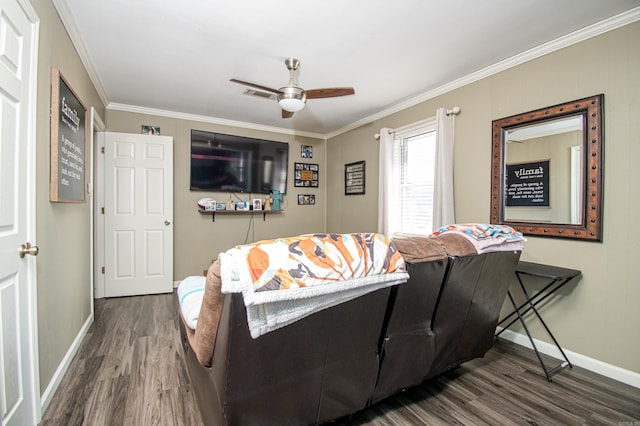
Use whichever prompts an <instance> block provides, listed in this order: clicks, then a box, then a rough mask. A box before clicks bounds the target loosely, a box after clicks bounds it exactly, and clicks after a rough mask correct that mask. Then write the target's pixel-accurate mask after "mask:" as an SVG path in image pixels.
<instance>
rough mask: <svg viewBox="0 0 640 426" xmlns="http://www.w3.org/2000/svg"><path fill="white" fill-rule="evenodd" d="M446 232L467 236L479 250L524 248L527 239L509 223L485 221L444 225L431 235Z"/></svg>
mask: <svg viewBox="0 0 640 426" xmlns="http://www.w3.org/2000/svg"><path fill="white" fill-rule="evenodd" d="M445 232H454V233H457V234H459V235H462V236H464V237H465V238H467V239H468V240H469V241H471V243H472V244H473V245H474V246H475V248H476V250H477V252H478V253H479V254H480V253H486V252H490V251H511V250H522V249H523V246H522V242H523V241H526V239H525V238H524V237H523V236H522V232H518V231H516V230H515V229H513V228H511V227H510V226H507V225H488V224H484V223H463V224H454V225H448V226H443V227H442V228H440V229H438V230H437V231H435V232H434V233H433V234H431V237H435V236H437V235H441V234H443V233H445Z"/></svg>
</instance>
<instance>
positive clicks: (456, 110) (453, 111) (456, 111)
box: [373, 106, 461, 140]
mask: <svg viewBox="0 0 640 426" xmlns="http://www.w3.org/2000/svg"><path fill="white" fill-rule="evenodd" d="M460 111H461V110H460V107H458V106H454V107H453V108H451V109H448V110H446V111H445V114H446V115H447V116H449V115H458V114H460ZM432 120H433V119H432V118H428V119H426V120H421V121H418V122H415V123H411V124H409V125H407V126H402V127H398V128H396V129H389V134H391V133H394V132H398V131H402V130H404V129H408V128H410V127H414V126H419V125H421V124H423V123H426V122H428V121H432ZM373 137H374V138H376V140H379V139H380V134H379V133H376V134H375V135H373Z"/></svg>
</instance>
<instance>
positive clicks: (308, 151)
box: [300, 145, 313, 158]
mask: <svg viewBox="0 0 640 426" xmlns="http://www.w3.org/2000/svg"><path fill="white" fill-rule="evenodd" d="M300 157H302V158H313V146H311V145H302V146H301V148H300Z"/></svg>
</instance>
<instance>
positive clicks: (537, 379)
mask: <svg viewBox="0 0 640 426" xmlns="http://www.w3.org/2000/svg"><path fill="white" fill-rule="evenodd" d="M174 306H175V305H174V300H173V295H171V294H165V295H156V296H138V297H125V298H115V299H101V300H97V301H96V310H95V312H96V315H95V323H94V324H93V325H92V327H91V329H90V330H89V333H88V335H87V336H86V338H85V340H84V342H83V344H82V346H81V348H80V349H79V351H78V354H77V355H76V357H75V358H74V359H73V361H72V363H71V365H70V367H69V370H68V371H67V374H66V375H65V377H64V378H63V380H62V382H61V384H60V386H59V388H58V390H57V392H56V394H55V395H54V397H53V398H52V400H51V403H50V405H49V407H48V409H47V411H46V412H45V413H44V415H43V420H42V422H41V423H40V425H42V426H51V425H65V426H69V425H132V426H145V425H170V426H177V425H201V424H202V420H201V418H200V415H199V413H198V407H197V404H196V401H195V396H194V395H193V393H192V389H191V386H190V380H189V375H188V373H187V371H186V367H185V364H184V361H183V359H182V349H181V347H180V343H179V331H178V327H177V315H176V312H175V307H174ZM547 360H548V361H549V362H550V365H555V363H557V362H556V361H555V360H551V359H547V358H545V361H547ZM333 424H335V425H380V426H382V425H454V424H457V425H554V426H555V425H583V424H584V425H614V426H627V425H631V426H639V425H640V389H636V388H633V387H631V386H627V385H624V384H621V383H619V382H616V381H613V380H611V379H608V378H605V377H602V376H599V375H597V374H594V373H591V372H589V371H586V370H584V369H581V368H579V367H574V368H573V369H570V370H569V369H566V370H563V371H561V372H560V373H558V374H557V375H555V376H554V377H553V382H551V383H549V382H548V381H547V380H546V378H545V377H544V375H543V373H542V369H541V367H540V365H539V364H538V361H537V359H536V358H535V355H534V354H533V352H532V351H530V350H528V349H525V348H522V347H520V346H518V345H515V344H513V343H510V342H507V341H503V340H498V342H496V344H495V346H494V348H493V349H491V350H490V351H489V352H488V353H487V354H486V356H485V357H484V358H482V359H477V360H474V361H471V362H469V363H466V364H464V365H463V366H462V367H461V368H459V369H457V370H455V371H452V372H449V373H447V374H445V375H443V376H441V377H438V378H436V379H434V380H431V381H429V382H427V383H425V384H423V385H422V386H419V387H417V388H413V389H409V390H407V391H405V392H403V393H401V394H399V395H397V396H395V397H392V398H389V399H386V400H384V401H382V402H380V403H378V404H376V405H374V406H372V407H370V408H368V409H366V410H364V411H362V412H359V413H356V414H354V415H353V416H351V417H350V418H345V419H339V420H337V421H335V422H334V423H333Z"/></svg>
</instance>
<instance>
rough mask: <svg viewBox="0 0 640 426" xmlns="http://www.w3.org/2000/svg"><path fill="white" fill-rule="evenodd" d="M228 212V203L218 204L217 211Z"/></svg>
mask: <svg viewBox="0 0 640 426" xmlns="http://www.w3.org/2000/svg"><path fill="white" fill-rule="evenodd" d="M225 210H227V203H216V211H225Z"/></svg>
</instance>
